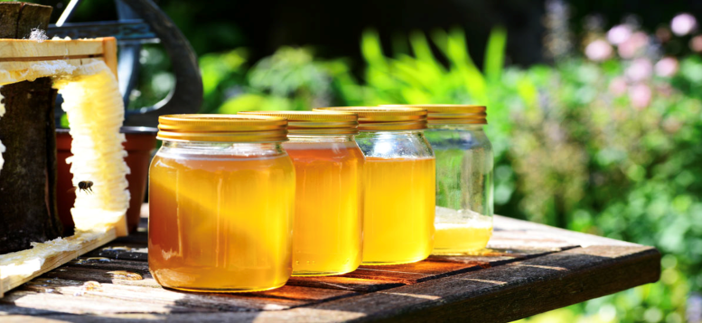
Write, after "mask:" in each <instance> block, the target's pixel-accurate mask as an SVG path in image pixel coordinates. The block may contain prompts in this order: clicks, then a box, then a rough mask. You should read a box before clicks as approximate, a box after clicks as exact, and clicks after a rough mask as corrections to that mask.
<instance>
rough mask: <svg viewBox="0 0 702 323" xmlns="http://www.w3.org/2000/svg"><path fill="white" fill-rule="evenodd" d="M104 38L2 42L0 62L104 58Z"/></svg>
mask: <svg viewBox="0 0 702 323" xmlns="http://www.w3.org/2000/svg"><path fill="white" fill-rule="evenodd" d="M103 51H104V48H103V38H95V39H76V40H47V41H42V42H38V41H36V40H28V39H3V40H0V62H12V61H43V60H57V59H68V58H87V57H101V56H103Z"/></svg>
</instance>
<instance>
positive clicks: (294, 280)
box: [287, 276, 404, 293]
mask: <svg viewBox="0 0 702 323" xmlns="http://www.w3.org/2000/svg"><path fill="white" fill-rule="evenodd" d="M287 284H288V285H291V286H304V287H317V288H328V289H341V290H350V291H354V292H364V293H369V292H376V291H379V290H384V289H389V288H394V287H399V286H402V285H404V283H401V282H397V281H385V280H380V279H377V278H376V279H362V278H350V277H339V276H327V277H291V278H290V280H288V283H287Z"/></svg>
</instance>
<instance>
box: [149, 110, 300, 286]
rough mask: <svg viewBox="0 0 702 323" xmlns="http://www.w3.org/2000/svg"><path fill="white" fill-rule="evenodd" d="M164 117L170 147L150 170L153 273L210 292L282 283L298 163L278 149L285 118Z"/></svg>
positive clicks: (288, 263)
mask: <svg viewBox="0 0 702 323" xmlns="http://www.w3.org/2000/svg"><path fill="white" fill-rule="evenodd" d="M159 122H160V123H159V135H158V136H159V138H160V139H162V140H164V145H163V147H161V149H160V150H159V151H158V153H157V154H156V157H154V160H153V161H152V163H151V168H150V174H149V208H150V215H149V269H150V271H151V273H152V274H153V276H154V278H155V279H156V280H157V281H158V282H159V284H161V285H163V286H165V287H170V288H175V289H181V290H188V291H206V292H244V291H247V292H248V291H258V290H268V289H273V288H277V287H280V286H282V285H284V284H285V282H286V281H287V280H288V278H289V277H290V274H291V271H292V224H293V212H294V198H295V173H294V168H293V165H292V161H291V159H290V157H289V156H288V155H287V154H286V153H285V151H284V150H283V149H282V147H281V145H280V142H281V141H283V140H285V124H286V121H285V120H284V119H280V118H263V117H260V118H255V117H251V118H245V117H238V116H234V117H231V116H200V115H198V116H191V115H183V116H177V115H176V116H166V117H164V116H162V117H161V118H160V119H159ZM213 129H214V130H217V131H213ZM186 130H187V131H186ZM203 139H204V140H207V141H204V140H203ZM254 140H255V141H260V142H250V141H254Z"/></svg>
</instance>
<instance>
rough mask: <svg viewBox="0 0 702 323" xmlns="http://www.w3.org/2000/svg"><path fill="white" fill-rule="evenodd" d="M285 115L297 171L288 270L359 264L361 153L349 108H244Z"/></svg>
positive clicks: (331, 270) (314, 271)
mask: <svg viewBox="0 0 702 323" xmlns="http://www.w3.org/2000/svg"><path fill="white" fill-rule="evenodd" d="M240 114H245V115H270V116H278V117H283V118H286V119H287V120H288V139H289V141H288V142H285V143H283V148H285V150H286V151H287V152H288V154H289V155H290V157H291V158H292V161H293V165H295V174H296V182H297V187H296V194H295V225H294V229H293V255H292V260H293V273H292V274H293V276H328V275H340V274H345V273H348V272H352V271H354V270H356V268H358V265H360V264H361V248H362V245H363V244H362V242H363V240H362V239H363V187H362V183H363V178H362V176H363V153H362V152H361V149H360V148H358V145H357V144H356V142H355V141H354V135H356V134H358V121H357V117H356V115H355V114H353V113H342V112H313V111H247V112H240Z"/></svg>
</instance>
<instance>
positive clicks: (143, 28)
mask: <svg viewBox="0 0 702 323" xmlns="http://www.w3.org/2000/svg"><path fill="white" fill-rule="evenodd" d="M46 34H47V35H51V37H53V36H58V37H62V38H63V37H71V39H76V38H95V37H104V36H105V35H110V36H112V37H115V38H117V40H118V41H119V44H120V45H122V44H125V43H131V42H137V43H157V42H158V41H159V39H158V38H157V37H156V34H154V33H153V32H151V28H150V27H149V25H148V24H147V23H145V22H144V21H143V20H141V19H129V20H127V19H125V20H119V21H98V22H79V23H67V24H63V26H61V27H58V26H56V25H49V29H48V30H47V31H46Z"/></svg>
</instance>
